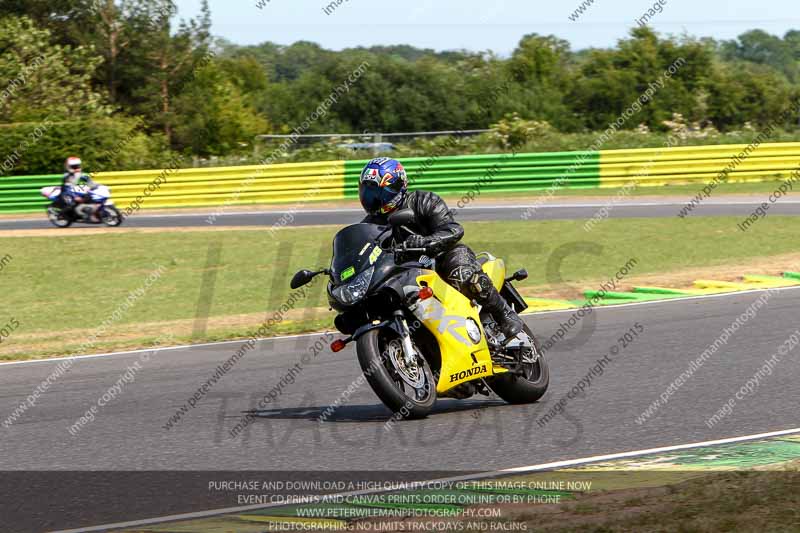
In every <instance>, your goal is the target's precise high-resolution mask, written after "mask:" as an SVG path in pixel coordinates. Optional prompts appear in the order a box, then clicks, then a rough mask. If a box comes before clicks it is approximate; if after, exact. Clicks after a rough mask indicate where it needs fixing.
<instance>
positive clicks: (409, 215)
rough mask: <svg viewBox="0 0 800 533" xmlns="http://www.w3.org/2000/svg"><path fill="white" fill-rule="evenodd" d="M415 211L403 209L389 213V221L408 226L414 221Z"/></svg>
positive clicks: (395, 224)
mask: <svg viewBox="0 0 800 533" xmlns="http://www.w3.org/2000/svg"><path fill="white" fill-rule="evenodd" d="M414 218H415V217H414V211H413V210H411V209H401V210H400V211H396V212H394V213H392V214H391V215H389V218H388V221H389V224H391V225H392V226H408V225H409V224H412V223H413V222H414Z"/></svg>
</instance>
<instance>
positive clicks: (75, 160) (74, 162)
mask: <svg viewBox="0 0 800 533" xmlns="http://www.w3.org/2000/svg"><path fill="white" fill-rule="evenodd" d="M64 168H65V169H66V171H67V172H75V171H76V170H80V169H81V158H80V157H75V156H71V157H68V158H67V161H66V162H65V163H64Z"/></svg>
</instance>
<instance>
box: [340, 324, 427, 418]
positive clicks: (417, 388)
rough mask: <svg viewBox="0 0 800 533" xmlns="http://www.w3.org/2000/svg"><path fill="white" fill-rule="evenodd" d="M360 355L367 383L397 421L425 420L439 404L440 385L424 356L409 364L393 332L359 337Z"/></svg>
mask: <svg viewBox="0 0 800 533" xmlns="http://www.w3.org/2000/svg"><path fill="white" fill-rule="evenodd" d="M356 353H357V354H358V362H359V363H360V364H361V370H362V371H363V372H364V377H365V378H367V382H368V383H369V384H370V386H371V387H372V390H374V391H375V394H377V395H378V398H380V399H381V401H382V402H383V404H384V405H385V406H386V407H388V408H389V409H391V411H392V412H393V413H395V416H396V417H397V418H424V417H425V416H427V415H428V413H430V411H431V409H432V408H433V404H434V403H436V381H435V380H434V377H433V372H432V371H431V368H430V365H429V364H428V361H426V360H425V358H424V357H422V355H418V356H417V360H416V361H415V362H414V364H412V365H407V364H406V363H405V358H404V357H403V346H402V343H401V340H400V337H399V336H398V335H397V333H396V332H394V331H393V330H391V329H388V328H380V329H373V330H371V331H368V332H367V333H365V334H364V335H362V336H361V337H359V339H358V341H357V343H356Z"/></svg>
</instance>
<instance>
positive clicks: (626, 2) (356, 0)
mask: <svg viewBox="0 0 800 533" xmlns="http://www.w3.org/2000/svg"><path fill="white" fill-rule="evenodd" d="M259 1H261V2H263V3H264V4H265V6H264V7H263V9H259V8H258V7H256V3H257V2H259ZM581 1H591V0H549V1H548V0H406V1H404V2H401V1H399V0H393V1H388V0H343V3H342V4H341V5H340V6H338V8H336V10H335V11H334V12H333V13H332V14H330V15H327V14H325V13H324V12H323V8H324V7H325V6H327V5H328V4H329V3H330V2H331V0H210V2H209V3H210V6H211V11H212V15H213V24H214V28H213V31H214V33H215V35H218V36H221V37H225V38H227V39H228V40H230V41H233V42H235V43H238V44H257V43H260V42H264V41H273V42H277V43H280V44H290V43H293V42H295V41H299V40H308V41H313V42H317V43H320V44H321V45H322V46H324V47H325V48H331V49H334V50H339V49H341V48H347V47H351V46H359V45H363V46H370V45H375V44H411V45H414V46H419V47H427V48H434V49H436V50H450V49H460V48H466V49H468V50H476V51H477V50H493V51H494V52H496V53H499V54H501V55H507V54H508V53H509V52H510V51H511V50H513V49H514V47H515V46H516V44H517V43H518V42H519V39H520V38H521V37H522V36H523V35H525V34H527V33H534V32H535V33H542V34H550V33H552V34H555V35H557V36H558V37H561V38H563V39H566V40H568V41H570V42H571V43H572V46H573V49H580V48H586V47H589V46H611V45H613V44H614V43H615V42H616V41H617V39H619V38H621V37H624V36H625V35H626V34H627V32H628V30H629V28H631V27H632V26H634V25H635V24H636V23H635V20H636V19H637V18H639V17H641V16H642V15H643V14H644V13H645V12H646V11H647V9H648V8H649V7H651V6H653V4H654V3H655V0H594V3H593V4H592V5H591V6H589V7H588V9H587V10H586V11H585V12H584V13H583V14H582V15H581V16H580V18H579V19H578V21H577V22H573V21H571V20H570V19H569V16H570V15H571V14H572V13H573V12H574V11H575V9H576V8H577V7H578V6H579V5H580V4H581ZM661 2H662V3H664V2H666V4H665V5H664V6H663V11H662V12H661V13H660V14H657V15H656V17H655V18H654V20H653V22H652V24H651V25H652V26H654V27H655V28H656V30H658V31H659V32H662V33H667V34H670V33H671V34H681V33H684V32H686V33H689V34H692V35H697V36H710V37H715V38H718V39H730V38H733V37H735V36H737V35H738V34H740V33H742V32H743V31H746V30H748V29H752V28H761V29H763V30H766V31H768V32H770V33H775V34H779V35H783V33H784V32H785V31H786V30H788V29H790V28H800V15H799V14H797V6H796V2H790V1H789V0H762V1H760V2H759V1H753V0H710V1H708V0H707V1H703V0H661ZM177 3H178V6H179V8H180V10H181V15H182V16H192V15H194V14H196V13H197V11H198V8H199V5H200V2H199V0H177Z"/></svg>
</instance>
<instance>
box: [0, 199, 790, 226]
mask: <svg viewBox="0 0 800 533" xmlns="http://www.w3.org/2000/svg"><path fill="white" fill-rule="evenodd" d="M760 204H761V202H760V201H759V200H757V199H755V198H754V199H753V200H734V201H708V202H704V203H703V204H701V205H703V206H707V205H709V206H726V205H747V206H757V205H760ZM780 204H781V205H798V204H800V200H785V201H783V200H782V201H781V202H780ZM685 205H686V202H675V201H669V202H658V201H651V202H622V203H618V204H615V207H623V208H624V207H658V206H662V207H679V206H685ZM607 206H608V202H597V203H555V204H488V205H476V206H466V207H462V208H461V209H459V211H461V210H463V211H482V210H491V209H531V208H533V209H535V210H537V211H538V210H540V209H569V208H575V207H577V208H601V207H607ZM699 208H700V206H698V209H699ZM288 209H291V207H290V208H288ZM288 209H286V210H264V211H233V212H227V213H213V212H212V213H191V212H187V213H170V214H164V215H134V218H136V219H139V218H151V219H152V218H156V219H158V218H190V217H196V218H203V217H205V218H208V217H212V216H213V217H215V218H220V217H235V216H237V215H246V216H253V215H281V214H283V213H285V212H286V211H287V210H288ZM363 212H364V210H363V209H355V208H353V209H303V210H302V211H297V212H296V214H299V215H303V214H309V215H327V214H335V213H353V214H360V213H363ZM31 220H39V219H38V218H37V219H34V218H7V219H0V224H15V223H19V222H29V221H31ZM213 225H214V224H209V226H213Z"/></svg>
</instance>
